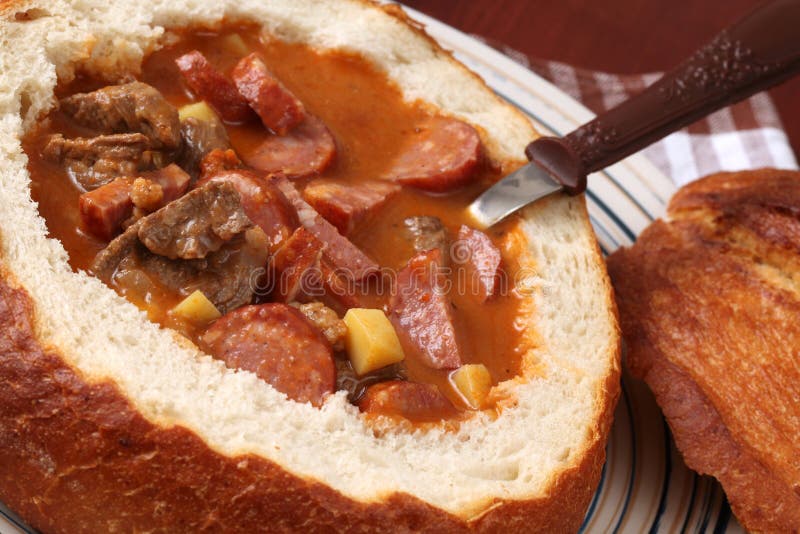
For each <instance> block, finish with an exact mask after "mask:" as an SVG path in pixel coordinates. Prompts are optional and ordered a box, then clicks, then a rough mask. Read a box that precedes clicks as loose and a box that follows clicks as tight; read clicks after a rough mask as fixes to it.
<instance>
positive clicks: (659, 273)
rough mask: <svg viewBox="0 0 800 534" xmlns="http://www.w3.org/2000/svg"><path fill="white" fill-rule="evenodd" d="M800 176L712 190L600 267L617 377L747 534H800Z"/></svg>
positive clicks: (700, 186) (768, 177)
mask: <svg viewBox="0 0 800 534" xmlns="http://www.w3.org/2000/svg"><path fill="white" fill-rule="evenodd" d="M798 215H800V173H798V172H790V171H778V170H771V169H765V170H760V171H753V172H739V173H722V174H716V175H713V176H709V177H707V178H704V179H702V180H699V181H697V182H694V183H692V184H690V185H688V186H686V187H684V188H683V189H681V190H680V191H679V192H678V193H677V194H676V195H675V197H674V198H673V199H672V201H671V203H670V205H669V209H668V214H667V218H666V220H663V221H661V220H659V221H656V222H655V223H653V224H652V225H651V226H650V227H649V228H648V229H647V230H645V232H644V233H642V235H641V236H640V237H639V239H638V241H637V242H636V244H635V245H634V246H633V247H631V248H629V249H623V250H619V251H617V252H616V253H614V254H613V255H612V256H611V257H610V258H609V259H608V266H609V272H610V274H611V277H612V281H613V283H614V287H615V289H616V294H617V299H618V305H619V311H620V321H621V325H622V331H623V336H624V339H625V341H626V342H627V348H628V352H627V356H626V358H627V364H628V366H629V367H630V369H631V370H632V372H633V373H634V374H635V375H636V376H639V377H642V378H644V380H645V381H646V382H647V383H648V384H649V385H650V387H651V388H652V389H653V391H654V393H655V395H656V400H657V402H658V404H659V405H660V406H661V408H662V410H663V411H664V414H665V416H666V418H667V421H668V422H669V425H670V427H671V429H672V432H673V435H674V436H675V441H676V443H677V445H678V448H679V449H680V451H681V452H682V453H683V456H684V459H685V460H686V463H687V464H688V465H689V467H691V468H692V469H694V470H696V471H698V472H700V473H703V474H710V475H713V476H714V477H716V478H717V479H719V481H720V482H721V483H722V486H723V488H724V489H725V492H726V494H727V496H728V499H729V500H730V503H731V506H732V508H733V511H734V513H735V514H736V516H737V518H738V519H739V520H740V521H741V523H742V524H743V525H744V526H745V527H746V528H747V529H748V530H751V531H767V532H797V531H798V530H800V328H799V327H798V318H800V217H798Z"/></svg>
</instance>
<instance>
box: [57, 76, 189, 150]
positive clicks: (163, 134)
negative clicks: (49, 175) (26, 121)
mask: <svg viewBox="0 0 800 534" xmlns="http://www.w3.org/2000/svg"><path fill="white" fill-rule="evenodd" d="M61 109H62V110H63V111H64V112H66V113H67V114H68V115H70V116H72V118H73V119H74V120H75V122H77V123H78V124H81V125H83V126H86V127H89V128H92V129H95V130H97V131H98V132H101V133H123V132H140V133H142V134H144V135H145V136H147V138H149V139H150V141H151V143H152V146H153V147H154V148H164V149H168V150H171V149H175V148H178V146H179V145H180V142H181V133H180V121H179V120H178V110H177V109H175V107H174V106H172V104H170V103H169V102H167V100H166V99H165V98H164V96H163V95H162V94H161V93H160V92H159V91H158V90H157V89H156V88H155V87H152V86H150V85H147V84H146V83H142V82H131V83H126V84H123V85H110V86H108V87H103V88H102V89H98V90H97V91H92V92H91V93H79V94H75V95H72V96H69V97H67V98H64V99H63V100H61Z"/></svg>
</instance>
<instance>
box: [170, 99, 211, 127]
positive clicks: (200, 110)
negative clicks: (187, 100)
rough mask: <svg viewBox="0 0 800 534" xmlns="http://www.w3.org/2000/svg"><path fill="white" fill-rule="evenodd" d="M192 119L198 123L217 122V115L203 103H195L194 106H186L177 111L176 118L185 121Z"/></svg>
mask: <svg viewBox="0 0 800 534" xmlns="http://www.w3.org/2000/svg"><path fill="white" fill-rule="evenodd" d="M189 117H193V118H195V119H197V120H200V121H205V122H213V121H218V120H219V119H218V118H217V114H216V113H215V112H214V110H213V109H211V106H209V105H208V104H206V103H205V102H202V101H201V102H195V103H194V104H186V105H185V106H183V107H181V108H180V109H179V110H178V118H180V120H182V121H183V120H186V119H188V118H189Z"/></svg>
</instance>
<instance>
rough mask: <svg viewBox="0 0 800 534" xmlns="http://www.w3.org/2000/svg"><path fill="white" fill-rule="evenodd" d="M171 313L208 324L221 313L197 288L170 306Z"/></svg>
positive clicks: (192, 321)
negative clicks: (176, 303) (173, 305)
mask: <svg viewBox="0 0 800 534" xmlns="http://www.w3.org/2000/svg"><path fill="white" fill-rule="evenodd" d="M172 314H173V315H174V316H176V317H180V318H182V319H185V320H187V321H190V322H191V323H193V324H196V325H204V324H208V323H210V322H211V321H213V320H215V319H219V318H220V316H222V314H221V313H220V312H219V310H218V309H217V307H216V306H214V303H212V302H211V301H210V300H208V298H207V297H206V296H205V295H204V294H203V292H202V291H200V290H199V289H198V290H196V291H195V292H194V293H192V294H191V295H189V296H188V297H186V298H185V299H183V300H182V301H181V302H180V303H179V304H178V305H177V306H175V307H174V308H172Z"/></svg>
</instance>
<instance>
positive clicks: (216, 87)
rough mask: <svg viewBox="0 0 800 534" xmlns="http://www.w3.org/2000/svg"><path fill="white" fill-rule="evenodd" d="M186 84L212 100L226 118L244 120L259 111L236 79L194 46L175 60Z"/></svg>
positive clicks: (211, 102)
mask: <svg viewBox="0 0 800 534" xmlns="http://www.w3.org/2000/svg"><path fill="white" fill-rule="evenodd" d="M175 64H176V65H178V70H180V71H181V74H183V77H184V79H185V80H186V84H187V85H188V86H189V88H190V89H191V90H192V91H193V92H194V93H195V94H196V95H197V96H198V97H200V98H202V99H203V100H205V101H206V102H208V103H209V104H211V107H213V108H214V109H216V110H217V112H218V113H219V114H220V115H221V116H222V119H223V120H224V121H226V122H234V123H236V122H244V121H246V120H248V119H250V118H251V117H254V116H255V114H254V113H253V110H252V109H250V106H249V105H248V104H247V100H245V98H244V97H243V96H242V95H241V94H240V93H239V90H238V89H236V86H235V85H234V84H233V82H232V81H231V80H230V79H228V78H227V77H226V76H225V75H224V74H222V73H221V72H219V71H218V70H217V69H215V68H214V67H213V65H211V63H209V61H208V60H207V59H206V57H205V56H204V55H203V54H202V53H200V52H198V51H197V50H192V51H191V52H189V53H188V54H184V55H183V56H181V57H179V58H178V59H176V60H175Z"/></svg>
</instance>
